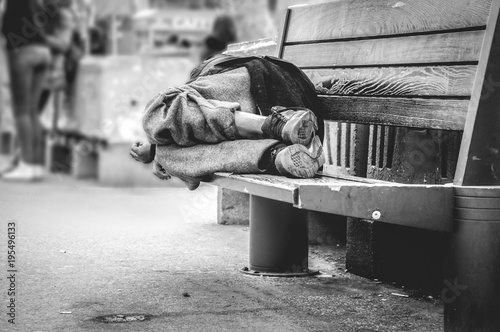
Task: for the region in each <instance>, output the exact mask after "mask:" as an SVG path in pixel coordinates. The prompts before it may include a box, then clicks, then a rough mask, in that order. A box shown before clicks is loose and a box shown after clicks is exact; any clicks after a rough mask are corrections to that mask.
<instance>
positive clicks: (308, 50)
mask: <svg viewBox="0 0 500 332" xmlns="http://www.w3.org/2000/svg"><path fill="white" fill-rule="evenodd" d="M483 36H484V31H467V32H454V33H445V34H436V35H423V36H410V37H404V38H403V37H395V38H384V39H370V40H356V41H350V42H328V43H319V44H300V45H290V46H285V47H284V49H283V58H284V59H285V60H288V61H290V62H292V63H294V64H295V65H296V66H298V67H346V66H384V65H385V66H387V65H403V64H432V63H449V62H474V61H477V60H478V59H479V52H480V51H481V44H482V40H483Z"/></svg>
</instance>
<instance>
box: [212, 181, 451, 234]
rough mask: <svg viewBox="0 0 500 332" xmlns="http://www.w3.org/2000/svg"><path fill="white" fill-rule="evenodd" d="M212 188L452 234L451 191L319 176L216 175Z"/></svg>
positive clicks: (312, 209)
mask: <svg viewBox="0 0 500 332" xmlns="http://www.w3.org/2000/svg"><path fill="white" fill-rule="evenodd" d="M211 184H214V185H217V186H220V187H223V188H227V189H231V190H235V191H239V192H244V193H247V194H250V195H255V196H259V197H263V198H267V199H272V200H276V201H281V202H285V203H290V204H292V205H293V206H294V207H296V208H299V209H306V210H311V211H319V212H326V213H332V214H338V215H343V216H348V217H355V218H363V219H368V220H374V221H379V222H386V223H392V224H398V225H404V226H410V227H416V228H422V229H428V230H434V231H450V230H451V225H452V220H453V216H452V210H453V186H451V185H425V184H402V183H394V182H387V181H380V180H373V179H366V178H360V177H354V176H342V177H339V176H332V175H329V174H327V173H319V174H318V176H316V177H315V178H312V179H291V178H286V177H283V176H276V175H268V174H231V173H216V174H215V175H214V177H213V180H212V182H211Z"/></svg>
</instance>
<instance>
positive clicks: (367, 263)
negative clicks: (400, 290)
mask: <svg viewBox="0 0 500 332" xmlns="http://www.w3.org/2000/svg"><path fill="white" fill-rule="evenodd" d="M448 237H449V235H447V234H445V233H441V232H434V231H428V230H422V229H417V228H411V227H405V226H400V225H391V224H385V223H377V222H372V221H366V220H361V219H354V218H349V220H348V223H347V253H346V268H347V270H348V271H349V272H351V273H354V274H357V275H360V276H363V277H366V278H370V279H379V280H382V281H386V282H395V283H397V284H402V285H408V286H413V287H424V288H427V289H429V290H439V287H442V282H443V278H444V274H443V273H444V271H443V267H444V256H445V253H446V248H447V247H448Z"/></svg>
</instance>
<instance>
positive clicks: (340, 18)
mask: <svg viewBox="0 0 500 332" xmlns="http://www.w3.org/2000/svg"><path fill="white" fill-rule="evenodd" d="M490 3H491V0H475V1H471V0H411V1H400V0H389V1H386V0H351V1H333V2H330V3H325V4H320V5H316V6H305V7H292V8H291V14H290V23H289V27H288V32H287V35H286V42H297V41H305V40H325V39H341V38H360V37H369V36H378V35H392V34H406V33H415V32H429V31H436V30H448V29H464V28H473V27H478V26H484V25H486V21H487V18H488V11H489V7H490Z"/></svg>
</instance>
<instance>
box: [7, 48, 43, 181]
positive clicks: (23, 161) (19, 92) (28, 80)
mask: <svg viewBox="0 0 500 332" xmlns="http://www.w3.org/2000/svg"><path fill="white" fill-rule="evenodd" d="M49 61H50V51H49V49H48V48H47V47H45V46H35V45H32V46H25V47H21V48H19V49H18V50H17V52H14V51H12V52H10V53H9V69H10V78H11V91H12V98H13V113H14V118H15V121H16V128H17V135H18V139H19V143H20V149H21V158H20V163H19V165H18V166H17V167H16V168H15V169H13V170H12V171H10V172H8V173H5V174H3V175H2V178H4V179H7V180H34V179H36V178H38V177H40V176H41V173H40V171H41V169H42V168H41V163H42V161H43V142H42V139H43V138H42V132H41V126H40V122H39V117H38V102H39V98H40V93H41V83H42V79H43V77H44V75H45V71H46V68H47V66H48V63H49Z"/></svg>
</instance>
